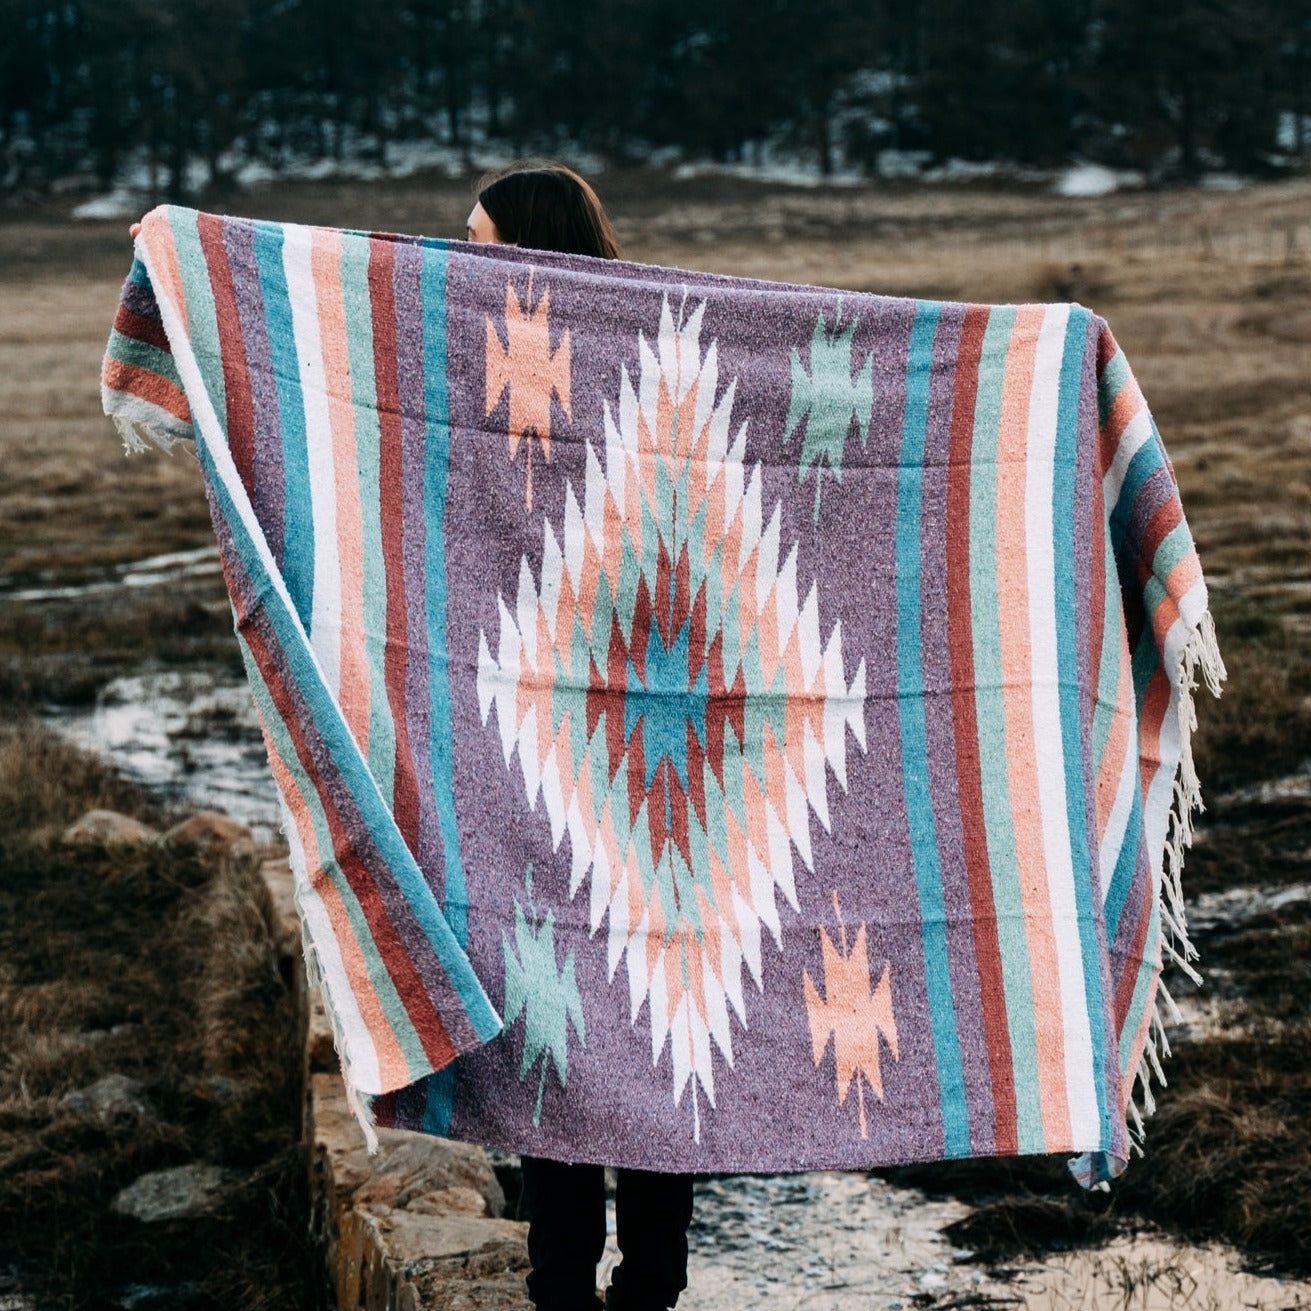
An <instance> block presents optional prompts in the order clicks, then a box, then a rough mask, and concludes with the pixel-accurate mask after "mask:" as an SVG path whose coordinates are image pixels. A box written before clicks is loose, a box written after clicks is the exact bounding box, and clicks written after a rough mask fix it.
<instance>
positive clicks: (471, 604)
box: [103, 206, 1224, 1186]
mask: <svg viewBox="0 0 1311 1311" xmlns="http://www.w3.org/2000/svg"><path fill="white" fill-rule="evenodd" d="M103 399H104V406H105V409H106V411H107V412H108V413H109V414H110V415H111V416H112V417H113V418H114V419H115V421H116V423H117V425H118V427H119V429H120V431H121V432H122V434H123V436H124V438H125V441H126V443H127V445H128V446H129V448H135V447H138V446H141V445H143V444H144V443H145V442H146V441H154V442H157V443H161V444H163V445H165V446H168V445H170V444H171V443H173V442H175V441H179V440H185V441H190V442H192V443H194V450H195V452H196V454H197V455H198V456H199V459H200V462H201V464H202V466H203V469H204V475H205V483H206V489H207V495H208V498H209V504H210V508H211V511H212V517H213V524H214V529H215V532H216V534H217V537H218V541H219V544H220V546H221V550H222V560H223V567H224V571H225V575H226V580H227V586H228V589H229V592H230V595H231V601H232V607H233V611H234V615H235V625H236V635H237V640H238V642H239V644H240V647H241V652H242V655H243V657H244V659H245V662H246V668H247V671H248V674H249V679H250V686H251V689H252V692H253V694H254V700H255V704H256V707H257V708H258V711H259V716H260V719H261V722H262V725H263V729H264V735H265V741H266V745H267V748H268V756H269V763H270V766H271V768H272V774H273V777H274V779H275V781H276V784H277V788H278V792H279V794H280V797H281V801H282V805H283V816H284V823H285V830H286V837H287V841H288V843H289V844H290V849H291V856H292V863H293V866H294V869H295V874H296V884H297V895H298V906H299V911H300V915H301V922H302V926H303V936H304V948H305V952H306V957H307V961H308V963H309V966H310V969H311V975H312V977H313V978H314V979H315V981H316V982H318V983H319V984H320V986H321V987H322V990H323V995H324V999H325V1001H326V1004H327V1008H328V1012H329V1014H330V1016H331V1018H332V1022H333V1026H334V1033H335V1038H336V1043H337V1050H338V1053H339V1055H340V1058H341V1064H342V1073H343V1075H344V1078H345V1081H346V1088H347V1091H348V1094H349V1099H350V1103H351V1106H352V1109H353V1111H354V1113H355V1115H356V1116H357V1118H358V1120H359V1122H360V1124H361V1126H362V1128H363V1131H364V1134H365V1136H366V1139H367V1140H368V1142H369V1145H370V1150H376V1144H377V1134H376V1130H375V1126H377V1125H385V1126H401V1127H409V1128H413V1129H420V1130H423V1131H426V1132H430V1133H435V1134H449V1135H452V1136H456V1137H459V1138H463V1139H466V1140H470V1141H474V1142H480V1143H486V1144H490V1145H494V1146H497V1147H500V1148H503V1149H507V1150H512V1151H526V1152H531V1153H533V1154H536V1155H541V1156H553V1157H557V1158H561V1159H570V1160H591V1161H601V1162H605V1163H609V1164H616V1165H629V1166H643V1167H647V1168H655V1169H667V1170H697V1171H774V1170H800V1169H811V1168H856V1167H864V1166H872V1165H876V1164H886V1163H890V1162H902V1161H911V1160H926V1159H938V1158H948V1157H966V1156H995V1155H1009V1154H1017V1153H1051V1152H1059V1153H1063V1154H1068V1155H1069V1156H1070V1157H1071V1166H1072V1168H1073V1169H1074V1171H1075V1174H1076V1176H1077V1177H1078V1178H1079V1179H1080V1181H1081V1182H1082V1183H1084V1184H1085V1185H1088V1186H1092V1185H1096V1184H1099V1183H1101V1182H1102V1181H1104V1180H1106V1179H1107V1178H1109V1177H1112V1176H1114V1175H1115V1174H1117V1173H1119V1171H1120V1170H1121V1169H1123V1167H1124V1164H1125V1162H1126V1160H1127V1158H1128V1156H1129V1154H1130V1151H1131V1148H1132V1147H1133V1146H1135V1145H1136V1140H1137V1139H1138V1138H1139V1137H1140V1136H1141V1119H1140V1115H1139V1110H1138V1106H1139V1105H1140V1104H1141V1105H1145V1106H1146V1107H1147V1108H1148V1109H1150V1105H1151V1092H1150V1088H1149V1085H1150V1083H1151V1082H1152V1080H1153V1078H1154V1077H1155V1078H1159V1076H1160V1065H1159V1061H1158V1052H1164V1051H1165V1050H1167V1048H1166V1045H1165V1037H1164V1031H1163V1028H1162V1024H1161V1019H1160V1016H1159V1014H1158V1011H1159V1010H1161V1009H1162V1008H1164V1009H1165V1010H1166V1011H1168V1010H1169V1008H1170V1006H1171V1003H1170V1001H1169V998H1168V995H1167V994H1166V992H1165V989H1164V988H1163V987H1162V985H1161V981H1160V973H1161V969H1162V965H1163V963H1167V962H1169V961H1173V962H1175V963H1176V964H1177V965H1178V966H1179V967H1181V968H1182V970H1183V971H1184V972H1185V973H1187V974H1190V975H1193V976H1194V977H1196V975H1195V971H1194V969H1193V966H1192V964H1191V963H1190V962H1191V958H1192V957H1193V956H1194V954H1195V953H1194V952H1193V950H1192V948H1191V947H1190V946H1189V945H1188V941H1187V937H1186V934H1185V925H1184V908H1183V903H1182V899H1181V894H1180V886H1179V874H1180V865H1181V861H1182V856H1183V850H1184V848H1185V847H1186V846H1187V845H1188V843H1189V841H1190V837H1191V818H1190V817H1191V814H1192V812H1193V811H1194V810H1195V809H1196V808H1197V807H1198V806H1200V804H1201V801H1200V796H1199V792H1198V784H1197V779H1196V776H1195V773H1194V771H1193V767H1192V759H1191V755H1190V752H1189V734H1190V731H1191V729H1192V728H1193V727H1194V724H1195V720H1194V714H1193V695H1192V694H1193V690H1194V688H1195V687H1196V686H1197V684H1196V682H1195V679H1194V674H1195V672H1198V671H1200V672H1201V673H1202V674H1203V675H1204V677H1205V680H1206V682H1207V684H1208V685H1209V687H1210V690H1211V691H1212V692H1213V693H1215V694H1217V695H1218V694H1219V691H1220V682H1221V680H1222V679H1223V677H1224V667H1223V664H1222V662H1221V660H1220V656H1219V653H1218V651H1217V649H1216V645H1215V634H1214V628H1213V625H1212V624H1211V621H1210V616H1209V613H1208V610H1207V596H1206V588H1205V584H1204V582H1203V578H1202V573H1201V569H1200V566H1199V564H1198V558H1197V555H1196V552H1195V550H1194V546H1193V541H1192V538H1191V536H1190V534H1189V530H1188V527H1187V525H1186V523H1185V520H1184V517H1183V512H1182V508H1181V505H1180V501H1179V494H1178V488H1177V486H1176V481H1175V477H1174V470H1173V467H1172V465H1171V463H1170V461H1169V459H1168V457H1167V455H1166V453H1165V450H1164V447H1163V446H1162V443H1161V439H1160V436H1159V434H1158V432H1157V429H1156V426H1155V424H1154V423H1153V420H1152V418H1151V415H1150V414H1149V412H1148V409H1147V407H1146V405H1145V404H1144V401H1143V397H1142V395H1141V393H1140V391H1139V388H1138V386H1137V385H1136V383H1135V381H1134V378H1133V375H1132V373H1131V372H1130V369H1129V366H1128V364H1127V362H1126V361H1125V358H1124V355H1123V354H1122V352H1121V351H1120V349H1119V348H1118V347H1117V345H1116V342H1115V340H1114V338H1113V337H1112V335H1111V332H1110V330H1109V329H1108V327H1107V325H1106V323H1105V322H1104V321H1103V320H1102V319H1100V318H1099V317H1097V316H1096V315H1095V314H1093V313H1091V312H1090V311H1089V310H1087V309H1085V308H1083V307H1082V306H1080V305H1076V304H1031V305H976V304H959V303H951V302H938V301H930V300H913V299H903V298H893V297H885V296H877V295H871V294H864V293H854V292H849V291H839V290H834V289H831V288H825V287H815V286H799V285H791V284H786V283H778V282H765V281H758V280H752V279H746V278H732V277H722V276H716V275H712V274H705V273H694V272H689V271H686V270H682V269H675V268H663V267H657V266H650V265H641V264H636V263H626V262H620V261H602V260H595V259H589V258H583V257H574V256H563V255H557V254H546V253H542V252H537V251H531V250H521V249H517V248H511V247H502V246H475V245H470V244H468V243H465V242H462V241H444V240H431V239H420V238H417V237H406V236H398V235H395V234H388V233H365V232H356V231H345V230H338V229H330V228H318V227H305V226H298V225H294V224H278V223H272V222H259V221H251V220H248V219H241V218H231V217H220V216H216V215H212V214H205V213H199V212H197V211H195V210H191V209H185V208H179V207H176V206H168V207H161V208H158V209H156V210H153V211H152V212H151V213H150V214H148V215H147V216H146V217H145V219H144V221H143V224H142V227H141V230H140V233H139V235H138V237H137V242H136V260H135V263H134V264H133V267H132V270H131V273H130V275H129V276H128V279H127V281H126V283H125V284H124V287H123V293H122V300H121V303H120V305H119V308H118V314H117V318H116V320H115V323H114V329H113V333H112V335H111V338H110V342H109V348H108V352H107V354H106V356H105V361H104V372H103Z"/></svg>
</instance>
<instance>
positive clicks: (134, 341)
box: [107, 328, 181, 386]
mask: <svg viewBox="0 0 1311 1311" xmlns="http://www.w3.org/2000/svg"><path fill="white" fill-rule="evenodd" d="M107 349H108V353H109V355H110V357H111V358H112V359H116V360H119V361H120V362H121V363H123V364H135V365H137V366H138V367H140V368H143V369H149V370H150V371H151V373H157V374H159V376H160V377H161V378H167V379H168V380H169V381H170V382H172V383H177V385H179V386H181V384H180V383H178V371H177V366H176V365H175V364H174V363H173V355H172V353H171V352H169V351H166V350H160V348H159V347H158V346H154V345H151V343H150V342H148V341H142V340H141V339H140V338H139V337H125V336H124V335H123V334H122V333H121V332H119V330H118V329H117V328H111V329H110V333H109V346H108V348H107Z"/></svg>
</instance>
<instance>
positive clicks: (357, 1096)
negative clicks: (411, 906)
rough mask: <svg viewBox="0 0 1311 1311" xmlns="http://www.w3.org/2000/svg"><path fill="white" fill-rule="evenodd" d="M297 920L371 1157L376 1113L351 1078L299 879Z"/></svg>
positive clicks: (311, 979) (352, 1109)
mask: <svg viewBox="0 0 1311 1311" xmlns="http://www.w3.org/2000/svg"><path fill="white" fill-rule="evenodd" d="M294 883H295V898H296V912H297V918H298V919H299V920H300V945H301V951H302V953H303V954H304V957H305V976H306V978H307V979H308V980H309V985H310V988H311V989H314V988H317V989H318V991H319V996H320V998H321V999H322V1001H323V1009H324V1011H325V1012H326V1013H327V1016H328V1022H329V1024H330V1025H331V1026H332V1045H333V1047H334V1048H335V1049H336V1052H337V1060H338V1063H339V1064H340V1066H341V1076H342V1082H343V1083H344V1084H345V1086H346V1104H347V1106H348V1107H349V1108H350V1113H351V1115H353V1116H354V1117H355V1120H356V1122H357V1123H358V1124H359V1126H360V1128H361V1129H362V1130H363V1131H364V1143H365V1146H366V1148H367V1149H368V1153H369V1155H370V1156H373V1155H374V1154H375V1153H376V1152H377V1151H378V1130H377V1126H376V1124H375V1122H374V1118H373V1110H372V1108H371V1107H370V1105H369V1102H368V1100H367V1099H366V1098H365V1097H364V1096H363V1095H362V1094H361V1093H360V1092H359V1090H358V1089H357V1088H356V1087H355V1085H354V1083H353V1082H352V1079H351V1071H352V1069H353V1066H352V1065H351V1060H350V1053H349V1052H348V1050H347V1044H346V1034H345V1032H344V1031H343V1029H342V1027H341V1024H340V1022H339V1021H338V1018H337V1010H336V1008H335V1007H334V1006H333V1005H332V1004H331V1003H330V1001H329V998H328V985H327V981H326V980H325V979H324V977H323V970H322V968H321V966H320V964H319V953H318V949H317V948H316V947H315V945H314V942H313V939H312V938H311V937H310V931H309V918H308V917H307V916H306V914H305V909H304V907H303V906H302V905H301V899H300V888H301V884H300V879H299V878H297V879H295V880H294Z"/></svg>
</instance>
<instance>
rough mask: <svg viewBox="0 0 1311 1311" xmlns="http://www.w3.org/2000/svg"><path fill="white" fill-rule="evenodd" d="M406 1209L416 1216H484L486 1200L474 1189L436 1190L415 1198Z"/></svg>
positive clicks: (458, 1187)
mask: <svg viewBox="0 0 1311 1311" xmlns="http://www.w3.org/2000/svg"><path fill="white" fill-rule="evenodd" d="M406 1209H407V1210H408V1211H410V1212H411V1213H414V1214H418V1215H486V1214H487V1199H486V1198H485V1197H484V1196H483V1195H482V1193H480V1192H479V1191H478V1190H477V1189H476V1188H466V1187H460V1186H456V1187H453V1188H437V1189H435V1190H434V1191H432V1192H430V1193H422V1194H420V1195H419V1196H418V1197H415V1198H414V1199H413V1200H412V1201H411V1202H410V1203H409V1205H408V1206H407V1208H406Z"/></svg>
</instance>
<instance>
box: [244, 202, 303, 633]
mask: <svg viewBox="0 0 1311 1311" xmlns="http://www.w3.org/2000/svg"><path fill="white" fill-rule="evenodd" d="M282 232H283V229H282V225H281V224H271V223H257V224H255V263H256V266H257V267H258V269H259V282H260V292H261V294H262V295H263V297H264V317H265V319H266V321H267V323H268V331H269V352H270V355H271V356H272V361H273V377H274V381H275V382H276V384H277V388H278V425H279V429H280V431H281V433H282V467H283V497H282V524H283V542H282V577H283V580H284V581H285V582H286V584H287V591H289V592H290V593H291V600H292V604H293V605H294V606H295V607H296V613H297V614H298V615H299V616H300V621H301V623H302V624H304V625H305V629H306V631H307V632H308V630H309V626H310V616H311V614H312V613H313V611H314V514H313V506H312V505H311V503H310V462H309V446H308V443H307V442H306V438H305V398H304V395H303V394H302V392H301V386H300V363H299V361H298V360H297V358H296V333H295V328H294V325H293V320H292V316H291V296H290V294H289V292H288V291H287V271H286V269H285V267H284V266H283V262H282Z"/></svg>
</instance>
